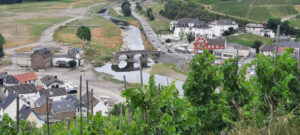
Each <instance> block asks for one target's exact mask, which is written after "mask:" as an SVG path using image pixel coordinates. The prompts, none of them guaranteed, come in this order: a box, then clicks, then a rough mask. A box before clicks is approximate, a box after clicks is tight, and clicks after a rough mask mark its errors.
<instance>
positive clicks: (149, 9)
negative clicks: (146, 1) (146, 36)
mask: <svg viewBox="0 0 300 135" xmlns="http://www.w3.org/2000/svg"><path fill="white" fill-rule="evenodd" d="M146 14H147V16H148V18H149V19H150V20H151V21H152V20H154V19H155V18H154V15H153V12H152V8H148V9H147V12H146Z"/></svg>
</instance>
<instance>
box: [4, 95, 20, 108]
mask: <svg viewBox="0 0 300 135" xmlns="http://www.w3.org/2000/svg"><path fill="white" fill-rule="evenodd" d="M16 98H17V97H16V96H15V95H14V94H11V93H8V95H7V97H6V98H5V99H4V100H3V101H2V102H1V103H0V107H1V108H3V109H6V108H7V107H8V106H9V105H10V104H11V103H12V102H13V101H14V100H15V99H16Z"/></svg>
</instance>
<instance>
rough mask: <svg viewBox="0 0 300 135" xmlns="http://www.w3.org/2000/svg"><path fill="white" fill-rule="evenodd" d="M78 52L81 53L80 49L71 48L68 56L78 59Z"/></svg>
mask: <svg viewBox="0 0 300 135" xmlns="http://www.w3.org/2000/svg"><path fill="white" fill-rule="evenodd" d="M78 52H79V51H78V49H76V48H71V49H69V50H68V56H69V57H70V58H76V55H77V54H78Z"/></svg>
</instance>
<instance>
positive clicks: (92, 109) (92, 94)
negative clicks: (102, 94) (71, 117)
mask: <svg viewBox="0 0 300 135" xmlns="http://www.w3.org/2000/svg"><path fill="white" fill-rule="evenodd" d="M91 98H92V99H91V103H92V104H91V113H92V116H93V115H94V108H93V101H94V90H93V89H92V90H91Z"/></svg>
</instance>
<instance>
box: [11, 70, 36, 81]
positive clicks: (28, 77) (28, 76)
mask: <svg viewBox="0 0 300 135" xmlns="http://www.w3.org/2000/svg"><path fill="white" fill-rule="evenodd" d="M14 77H15V78H16V79H17V80H18V81H19V82H20V84H31V83H33V84H36V81H37V80H38V77H37V76H36V74H35V72H30V73H24V74H17V75H14Z"/></svg>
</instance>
